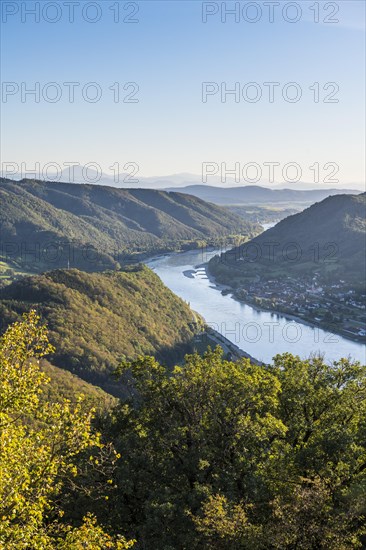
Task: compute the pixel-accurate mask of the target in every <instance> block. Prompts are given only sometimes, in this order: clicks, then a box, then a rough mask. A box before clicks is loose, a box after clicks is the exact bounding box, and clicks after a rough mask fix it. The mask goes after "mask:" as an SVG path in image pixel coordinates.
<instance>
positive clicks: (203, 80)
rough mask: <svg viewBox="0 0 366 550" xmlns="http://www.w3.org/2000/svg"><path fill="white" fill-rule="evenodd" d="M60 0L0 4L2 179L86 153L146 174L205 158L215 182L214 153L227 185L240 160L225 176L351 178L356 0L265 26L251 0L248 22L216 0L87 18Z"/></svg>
mask: <svg viewBox="0 0 366 550" xmlns="http://www.w3.org/2000/svg"><path fill="white" fill-rule="evenodd" d="M8 4H11V3H9V2H4V3H3V7H4V5H8ZM61 4H62V3H61ZM61 4H60V6H61V7H60V10H61V11H60V13H59V14H57V13H55V11H52V9H51V8H50V9H49V11H48V12H46V14H43V16H42V12H41V14H40V18H39V22H37V21H36V17H37V16H36V15H32V14H27V12H26V9H28V10H29V11H31V10H32V9H33V10H34V5H35V3H34V2H30V1H27V2H23V3H22V6H23V5H24V6H25V8H24V10H23V11H25V13H22V10H19V11H18V12H17V13H11V10H10V9H9V8H8V11H6V12H4V13H3V25H2V27H3V33H2V35H3V38H2V40H3V42H4V44H5V43H11V42H14V41H16V47H13V48H8V49H7V55H6V56H3V58H2V80H3V83H4V84H3V90H2V92H3V95H2V115H3V117H2V118H3V122H2V126H1V133H2V135H3V136H5V135H6V137H7V141H6V143H3V146H2V168H3V174H4V168H5V169H6V174H4V175H7V176H8V177H12V175H14V174H16V173H17V172H21V175H22V176H23V177H24V176H27V174H30V173H31V172H32V170H33V169H34V167H35V166H37V163H38V164H39V166H40V169H39V170H38V171H39V176H40V178H41V179H43V178H44V176H45V173H46V174H47V173H52V164H53V165H55V164H57V165H58V166H60V167H61V169H65V168H66V167H67V166H69V165H70V164H74V163H79V164H80V165H82V166H85V165H88V164H89V163H91V164H94V165H98V166H99V167H100V169H101V172H102V173H103V174H106V175H107V176H109V177H113V173H122V172H128V173H130V174H131V173H133V174H135V173H136V178H139V179H141V180H143V178H150V179H152V180H154V179H161V178H162V177H168V176H169V177H171V175H172V174H174V175H180V174H181V173H188V174H193V175H194V174H197V175H201V174H202V165H203V163H211V164H217V166H218V167H219V172H218V174H216V175H217V177H218V178H220V177H221V175H222V174H221V173H222V164H223V163H224V165H225V169H224V172H225V171H227V172H228V175H227V178H228V182H229V178H230V177H232V174H230V171H232V170H234V167H235V166H236V165H237V164H238V163H239V165H240V178H239V180H240V181H236V182H235V185H236V184H239V185H243V184H244V185H246V184H264V185H266V182H269V183H270V184H272V183H273V184H281V185H282V184H283V183H285V184H287V183H288V184H289V185H291V186H293V185H297V184H298V188H300V182H306V183H314V188H319V187H321V186H324V187H327V186H330V187H340V188H343V187H348V188H352V187H355V186H356V185H357V188H359V187H360V185H361V186H362V182H364V174H365V166H364V160H363V149H364V135H363V131H364V122H363V121H364V114H365V109H364V102H363V97H364V91H365V83H364V79H363V75H362V71H359V70H358V68H359V67H362V66H364V61H365V55H364V49H363V45H364V32H363V26H364V25H363V21H364V14H365V5H364V3H363V2H353V1H349V2H340V3H338V4H337V6H338V7H339V11H338V12H337V13H334V14H332V13H331V11H330V10H329V6H328V4H329V3H328V4H327V3H326V2H320V3H319V6H320V7H319V9H320V12H319V14H318V19H319V23H315V22H314V19H315V18H316V14H315V13H314V8H312V7H311V6H313V5H314V3H313V2H308V1H306V2H301V14H300V15H301V16H300V19H299V20H298V21H297V22H295V23H293V22H291V21H292V20H293V19H294V18H295V17H296V13H295V11H293V9H292V10H291V9H288V10H287V11H286V12H285V18H284V16H283V13H282V11H283V10H282V5H281V6H280V7H281V9H279V11H275V12H274V22H273V23H271V22H270V21H269V16H268V13H267V10H266V8H265V6H264V4H263V3H260V2H259V3H254V4H257V5H260V6H261V16H260V17H259V15H258V17H259V19H258V21H257V22H256V23H255V24H253V23H250V22H248V21H246V20H244V19H243V15H242V13H241V14H239V19H238V20H237V21H236V19H237V15H236V14H234V15H233V14H231V15H230V13H228V14H227V15H225V14H224V15H223V14H222V13H220V9H219V8H220V3H215V2H206V3H201V2H194V1H188V2H187V1H185V2H181V1H176V2H161V1H157V2H146V1H143V2H138V3H132V4H133V5H135V4H136V6H137V7H138V10H137V9H136V10H135V11H136V13H134V12H132V11H131V9H130V8H129V9H128V10H126V9H124V11H123V10H122V12H121V13H120V14H118V17H119V20H118V22H117V23H114V21H113V17H116V13H114V12H113V11H112V8H111V7H110V6H109V8H108V9H107V3H102V4H100V5H99V4H98V3H94V4H96V5H97V7H98V6H99V9H100V18H99V19H98V18H97V16H98V12H95V11H93V9H92V8H90V9H89V11H87V12H86V13H84V17H81V8H80V9H79V11H78V9H76V8H75V14H74V21H73V22H70V20H69V19H70V18H69V14H68V13H67V12H66V6H64V5H63V4H62V5H61ZM244 4H245V3H241V5H244ZM252 4H253V3H252ZM282 4H283V3H282ZM292 4H296V3H292ZM235 5H236V4H235V2H228V3H227V10H228V12H229V8H230V9H232V8H233V6H235ZM286 5H287V4H286ZM207 6H208V7H207ZM210 6H211V7H210ZM326 6H328V8H327V7H326ZM124 8H126V6H124ZM216 8H217V10H218V12H217V13H216ZM5 9H6V6H5ZM22 9H23V8H22ZM211 11H213V12H215V13H212V14H211ZM258 13H259V12H258ZM57 15H59V16H60V18H59V20H57V21H56V22H54V23H52V22H50V21H51V20H52V18H55V17H56V16H57ZM85 15H86V16H87V17H85ZM246 15H247V16H248V17H249V19H253V18H254V17H255V13H254V11H252V12H251V11H249V12H248V13H247V14H246ZM122 16H123V17H122ZM225 17H226V21H225ZM93 18H97V19H98V20H97V21H95V22H94V23H93V22H91V21H92V20H93ZM223 18H224V19H223ZM126 19H127V21H126ZM286 19H287V20H286ZM337 21H338V22H337ZM129 23H130V24H129ZM66 35H67V37H68V39H67V41H66V40H65V36H66ZM131 44H133V47H132V48H131V47H130V46H131ZM290 45H291V47H290ZM269 51H270V52H271V55H270V56H269V55H268V52H269ZM126 52H128V55H127V54H126ZM40 58H42V63H38V60H39V59H40ZM65 58H66V59H67V63H66V62H64V60H65ZM273 59H276V60H277V62H276V63H275V64H273V62H272V60H273ZM350 59H352V63H349V60H350ZM91 83H92V84H91ZM98 94H99V95H100V97H99V98H98V100H97V101H94V97H97V96H98ZM256 94H257V95H258V97H259V99H258V101H253V98H255V96H256ZM271 94H272V95H273V98H272V99H273V101H271V100H270V98H271ZM296 94H297V95H298V96H299V99H298V101H295V102H294V101H293V98H294V97H296ZM22 163H23V165H22ZM268 163H276V168H275V172H274V178H273V181H269V178H268V174H269V168H268ZM288 164H296V165H298V166H299V167H300V169H301V174H299V177H298V179H297V177H296V173H294V170H293V169H291V168H290V171H289V173H288V178H289V179H288V180H286V179H284V177H283V174H284V171H285V175H286V166H287V165H288ZM4 165H5V166H4ZM246 166H249V168H248V170H247V169H246V168H245V167H246ZM258 167H259V168H258ZM243 170H244V175H243ZM157 174H158V176H157ZM246 176H247V177H248V178H249V180H250V181H246V180H245V177H246ZM194 177H195V176H194ZM290 180H294V181H290ZM329 180H330V181H329ZM337 180H338V181H337ZM214 181H215V180H214V179H213V178H212V177H211V179H210V178H208V180H207V184H210V182H211V183H212V184H215V185H216V183H213V182H214ZM219 181H221V180H220V179H219ZM354 182H357V183H354ZM197 183H199V181H198V182H197ZM224 184H225V182H224Z"/></svg>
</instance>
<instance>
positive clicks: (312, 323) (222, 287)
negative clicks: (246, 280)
mask: <svg viewBox="0 0 366 550" xmlns="http://www.w3.org/2000/svg"><path fill="white" fill-rule="evenodd" d="M199 267H204V268H205V269H206V274H207V277H208V279H209V281H210V282H211V283H213V284H214V285H215V287H216V288H217V290H219V291H226V293H227V294H231V298H232V299H233V300H235V301H236V302H239V303H241V304H245V305H248V306H250V307H251V308H253V309H254V310H255V311H258V312H265V313H274V314H275V315H280V316H281V317H284V318H285V319H289V320H290V321H295V322H297V323H301V324H302V325H305V326H308V327H311V328H319V329H321V330H324V331H327V332H332V333H333V334H335V335H338V336H341V337H342V338H345V339H346V340H349V341H350V342H356V343H357V344H365V343H366V338H365V337H362V336H358V335H357V334H354V333H350V332H349V331H347V330H346V329H342V328H340V327H339V326H337V325H332V326H329V324H327V323H324V322H322V321H316V320H314V319H311V320H309V319H306V318H305V317H301V316H300V315H294V314H293V313H288V312H287V311H281V310H280V309H272V308H269V307H268V308H266V307H262V306H259V305H258V304H256V303H254V302H252V301H250V300H242V299H240V298H238V297H237V296H236V295H235V289H234V288H232V287H231V286H230V285H227V284H223V283H219V282H217V281H216V278H215V276H214V275H213V273H211V272H210V270H209V262H207V263H205V264H202V265H200V266H199Z"/></svg>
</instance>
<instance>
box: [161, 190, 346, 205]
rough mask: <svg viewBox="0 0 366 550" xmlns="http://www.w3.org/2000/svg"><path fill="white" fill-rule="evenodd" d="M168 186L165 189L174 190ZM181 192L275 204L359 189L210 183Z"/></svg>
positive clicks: (221, 201)
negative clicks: (214, 185)
mask: <svg viewBox="0 0 366 550" xmlns="http://www.w3.org/2000/svg"><path fill="white" fill-rule="evenodd" d="M173 190H174V188H167V189H165V191H173ZM180 191H181V192H183V193H187V194H189V195H193V196H195V197H198V198H200V199H202V200H205V201H208V202H213V203H214V204H219V205H222V206H224V205H226V206H229V205H238V204H248V203H252V204H256V205H259V204H273V203H288V202H291V203H306V204H308V205H309V204H311V203H314V202H317V201H321V200H323V199H325V198H326V197H329V196H330V195H340V194H355V193H357V191H355V190H348V189H336V188H333V189H312V190H298V189H269V188H266V187H260V186H259V185H247V186H244V187H213V186H210V185H189V186H187V187H182V188H181V189H180Z"/></svg>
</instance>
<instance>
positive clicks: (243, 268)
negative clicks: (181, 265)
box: [210, 193, 366, 285]
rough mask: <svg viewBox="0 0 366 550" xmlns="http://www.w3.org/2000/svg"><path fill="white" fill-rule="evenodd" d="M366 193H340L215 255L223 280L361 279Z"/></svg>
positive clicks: (214, 264)
mask: <svg viewBox="0 0 366 550" xmlns="http://www.w3.org/2000/svg"><path fill="white" fill-rule="evenodd" d="M365 245H366V194H365V193H363V194H360V195H336V196H332V197H328V198H327V199H325V200H323V201H322V202H320V203H316V204H314V205H313V206H311V207H310V208H307V209H306V210H304V211H303V212H300V213H299V214H295V215H293V216H289V217H288V218H286V219H284V220H282V221H281V222H279V223H278V224H277V225H276V226H275V227H273V228H271V229H269V230H268V231H265V232H264V233H262V234H261V235H259V236H257V237H256V238H254V239H252V240H251V241H250V243H246V244H243V245H242V246H240V247H239V248H237V249H235V250H233V251H230V252H229V253H227V254H224V255H222V257H221V258H220V259H219V258H216V259H213V260H212V261H211V263H210V268H211V270H212V272H213V273H215V275H217V276H218V277H219V278H220V280H225V281H226V282H229V284H230V280H231V281H232V280H235V279H238V278H239V279H240V278H241V277H247V278H248V279H253V280H255V277H258V276H259V277H261V278H263V279H272V278H275V277H282V276H292V277H303V276H307V275H309V276H311V275H314V274H315V273H317V276H318V277H319V278H320V280H322V281H323V282H327V281H329V282H331V281H332V282H334V283H337V281H339V280H340V279H343V280H345V281H346V282H347V283H350V284H355V285H357V284H358V283H361V282H362V280H364V274H365Z"/></svg>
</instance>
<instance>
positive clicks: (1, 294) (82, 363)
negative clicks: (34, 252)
mask: <svg viewBox="0 0 366 550" xmlns="http://www.w3.org/2000/svg"><path fill="white" fill-rule="evenodd" d="M32 308H33V309H36V310H37V311H38V312H39V314H40V315H41V316H42V319H43V320H44V321H46V322H47V324H48V327H49V330H50V341H51V343H52V344H53V345H54V346H55V347H56V353H55V354H54V355H52V356H50V357H49V358H48V359H49V361H50V362H51V363H52V364H53V365H56V366H57V367H61V368H64V369H67V370H69V371H70V372H72V373H74V374H77V375H78V376H79V377H80V378H82V379H83V380H85V381H87V382H90V383H92V384H94V385H97V386H100V387H102V388H103V389H104V390H105V391H107V392H109V393H112V394H114V395H120V393H121V388H120V387H119V385H118V384H117V382H114V380H113V378H112V377H111V373H112V371H113V370H114V368H115V367H117V365H118V362H119V360H120V359H121V358H122V357H127V358H135V357H136V356H137V355H139V354H148V355H154V356H156V357H158V358H159V359H160V360H161V361H163V362H165V363H167V364H171V363H172V364H173V363H174V362H175V361H177V362H179V361H180V360H181V359H182V357H183V355H184V354H185V353H186V352H189V351H191V350H192V346H191V343H192V339H193V336H194V328H193V325H192V321H193V313H192V312H191V310H190V309H189V307H188V306H187V305H186V304H185V303H184V302H183V300H181V299H180V298H178V297H177V296H175V294H173V292H171V291H170V290H169V289H168V288H166V287H165V286H164V284H163V283H162V282H161V280H160V279H159V277H158V276H157V275H155V274H154V273H153V272H152V271H151V270H150V269H148V268H147V267H145V266H139V265H137V266H134V267H130V268H127V270H126V271H123V272H121V271H119V272H117V271H114V272H107V273H85V272H82V271H78V270H76V269H71V270H56V271H52V272H48V273H46V274H44V275H36V276H33V277H25V278H22V279H20V280H19V281H15V282H13V283H12V284H11V285H9V286H7V287H4V288H3V289H2V290H1V291H0V332H3V331H4V329H5V328H6V326H7V325H8V324H9V323H11V322H14V321H15V320H17V319H18V318H19V316H20V315H21V314H22V313H23V312H26V311H29V310H30V309H32Z"/></svg>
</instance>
